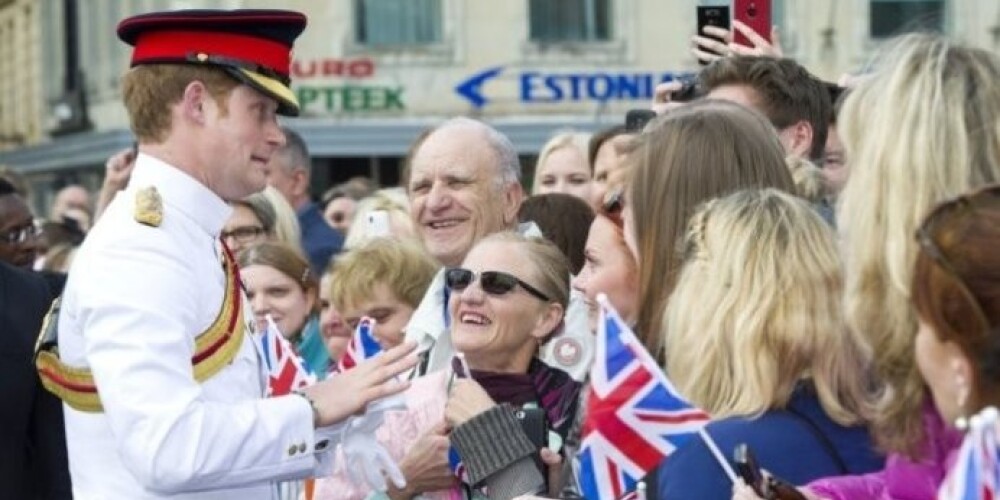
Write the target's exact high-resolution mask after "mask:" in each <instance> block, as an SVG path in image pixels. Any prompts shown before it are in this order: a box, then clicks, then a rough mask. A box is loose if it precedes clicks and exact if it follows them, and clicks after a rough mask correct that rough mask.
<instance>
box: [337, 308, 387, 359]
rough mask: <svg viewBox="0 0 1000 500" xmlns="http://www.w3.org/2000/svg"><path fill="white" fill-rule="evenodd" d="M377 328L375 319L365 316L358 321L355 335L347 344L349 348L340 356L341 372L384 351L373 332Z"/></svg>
mask: <svg viewBox="0 0 1000 500" xmlns="http://www.w3.org/2000/svg"><path fill="white" fill-rule="evenodd" d="M374 329H375V320H374V319H372V318H369V317H368V316H364V317H362V318H361V320H360V321H358V327H357V328H355V329H354V335H352V336H351V341H350V342H349V343H348V344H347V350H345V351H344V355H343V356H341V357H340V361H339V362H338V368H339V370H340V371H341V372H343V371H345V370H350V369H351V368H354V367H355V366H357V365H358V364H360V363H361V362H362V361H365V360H366V359H371V358H374V357H375V355H377V354H378V353H380V352H382V346H380V345H379V343H378V341H377V340H375V336H374V334H373V333H372V332H373V330H374Z"/></svg>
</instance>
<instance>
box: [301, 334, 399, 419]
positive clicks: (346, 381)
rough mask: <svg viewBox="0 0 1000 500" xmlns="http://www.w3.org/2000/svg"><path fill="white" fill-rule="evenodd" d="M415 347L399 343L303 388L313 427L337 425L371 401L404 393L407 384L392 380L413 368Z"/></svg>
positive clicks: (362, 409)
mask: <svg viewBox="0 0 1000 500" xmlns="http://www.w3.org/2000/svg"><path fill="white" fill-rule="evenodd" d="M416 348H417V344H416V342H406V343H403V344H400V345H398V346H396V347H393V348H392V349H389V350H388V351H385V352H383V353H382V354H381V355H379V356H376V357H375V358H374V359H369V360H367V361H364V362H362V363H361V364H359V365H357V366H355V367H354V368H352V369H350V370H348V371H346V372H344V373H340V374H337V375H335V376H333V377H330V378H328V379H326V380H324V381H323V382H320V383H318V384H316V385H313V386H310V387H307V388H305V389H303V390H302V392H303V393H304V394H305V395H306V396H308V397H309V399H310V400H311V401H312V402H313V405H314V407H315V409H316V415H315V417H316V422H315V425H316V427H326V426H329V425H333V424H336V423H339V422H341V421H343V420H344V419H346V418H347V417H349V416H351V415H353V414H355V413H362V412H364V409H365V407H366V406H368V403H370V402H372V401H375V400H377V399H382V398H384V397H388V396H392V395H394V394H398V393H400V392H403V391H404V390H406V389H407V388H408V387H409V386H410V383H409V382H408V381H400V380H395V377H396V376H397V375H400V374H402V373H404V372H406V371H408V370H411V369H412V368H413V367H414V366H416V365H417V357H416V356H411V354H412V353H413V352H414V350H415V349H416Z"/></svg>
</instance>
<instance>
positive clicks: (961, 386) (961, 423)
mask: <svg viewBox="0 0 1000 500" xmlns="http://www.w3.org/2000/svg"><path fill="white" fill-rule="evenodd" d="M956 384H957V385H958V411H959V417H958V418H956V419H955V428H956V429H958V430H960V431H964V430H967V429H968V428H969V419H968V418H966V416H965V405H966V403H968V402H969V385H968V384H967V383H966V381H965V377H963V376H961V375H958V376H957V380H956Z"/></svg>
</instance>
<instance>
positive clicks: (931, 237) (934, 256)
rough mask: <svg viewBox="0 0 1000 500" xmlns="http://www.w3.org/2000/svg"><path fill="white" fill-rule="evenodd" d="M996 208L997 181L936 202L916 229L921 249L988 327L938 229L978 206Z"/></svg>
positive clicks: (999, 196)
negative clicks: (953, 262)
mask: <svg viewBox="0 0 1000 500" xmlns="http://www.w3.org/2000/svg"><path fill="white" fill-rule="evenodd" d="M987 207H991V208H994V209H996V208H998V207H1000V184H993V185H990V186H987V187H984V188H982V189H980V190H978V191H975V192H973V193H970V194H964V195H962V196H959V197H957V198H953V199H951V200H948V201H945V202H942V203H940V204H938V205H937V206H936V207H934V209H932V210H931V212H930V213H929V214H927V216H926V217H925V218H924V221H923V223H922V224H920V227H919V228H918V229H917V235H916V236H917V243H919V244H920V247H921V249H922V250H923V251H924V253H925V254H926V255H927V256H928V257H930V259H931V260H933V261H934V262H935V263H936V264H937V265H938V266H939V267H940V268H941V269H943V270H944V271H946V272H947V273H948V274H950V275H951V276H952V278H953V279H954V280H955V281H956V282H957V283H958V284H959V286H960V287H961V288H962V290H963V293H964V294H965V295H966V297H967V298H968V299H969V301H970V302H972V304H973V307H974V308H975V309H976V311H978V314H979V318H980V320H981V321H982V323H983V325H985V326H986V327H987V328H989V321H988V320H987V318H986V314H985V313H984V312H983V310H982V307H980V305H979V301H978V300H976V298H975V296H974V295H973V294H972V291H971V290H969V287H968V285H967V284H966V283H965V281H963V280H962V277H961V275H960V274H959V273H958V272H957V270H956V269H955V266H954V265H953V264H952V262H951V261H950V260H949V259H948V257H947V256H946V255H945V253H944V251H942V250H941V246H940V245H939V243H938V242H939V241H941V239H942V238H941V236H942V233H943V231H942V229H943V228H947V227H954V226H955V225H956V224H958V223H960V222H961V221H963V220H964V219H966V217H967V216H969V215H971V214H974V213H975V212H976V209H978V208H987Z"/></svg>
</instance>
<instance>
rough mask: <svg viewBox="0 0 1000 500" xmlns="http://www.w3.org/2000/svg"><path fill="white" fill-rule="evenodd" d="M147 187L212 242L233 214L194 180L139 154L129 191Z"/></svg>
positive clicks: (173, 168)
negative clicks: (200, 229) (199, 228)
mask: <svg viewBox="0 0 1000 500" xmlns="http://www.w3.org/2000/svg"><path fill="white" fill-rule="evenodd" d="M149 186H153V187H155V188H156V190H157V191H159V193H160V197H161V198H162V199H163V203H164V204H165V205H170V206H171V207H172V208H173V209H174V210H177V211H179V212H181V213H183V214H184V215H186V216H187V217H189V218H190V219H191V220H193V221H194V222H195V223H196V224H198V226H200V227H201V228H202V229H204V230H205V232H207V233H208V234H209V235H211V236H212V237H213V238H214V237H216V236H218V235H219V233H220V232H221V231H222V228H223V226H225V224H226V221H227V220H229V216H230V215H232V212H233V209H232V207H230V206H229V204H228V203H226V201H225V200H223V199H222V198H220V197H219V195H217V194H215V193H214V192H213V191H212V190H211V189H208V188H207V187H206V186H205V185H204V184H202V183H201V182H198V180H196V179H195V178H194V177H191V176H190V175H189V174H187V173H186V172H184V171H182V170H180V169H178V168H177V167H175V166H173V165H171V164H169V163H167V162H165V161H163V160H160V159H158V158H155V157H153V156H150V155H147V154H143V153H139V156H138V157H137V158H136V161H135V169H134V170H133V171H132V177H131V179H130V180H129V188H130V189H142V188H145V187H149Z"/></svg>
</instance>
